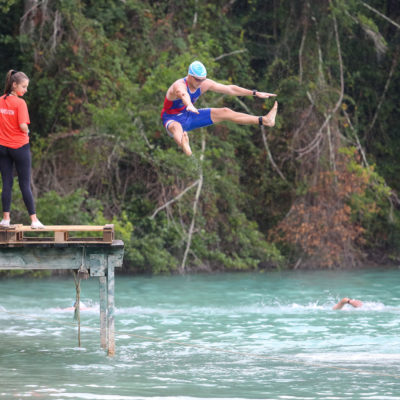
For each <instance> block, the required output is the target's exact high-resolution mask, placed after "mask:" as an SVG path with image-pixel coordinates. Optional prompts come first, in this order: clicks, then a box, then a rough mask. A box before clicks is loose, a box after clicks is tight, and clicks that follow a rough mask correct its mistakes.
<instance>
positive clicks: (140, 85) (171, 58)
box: [0, 0, 400, 274]
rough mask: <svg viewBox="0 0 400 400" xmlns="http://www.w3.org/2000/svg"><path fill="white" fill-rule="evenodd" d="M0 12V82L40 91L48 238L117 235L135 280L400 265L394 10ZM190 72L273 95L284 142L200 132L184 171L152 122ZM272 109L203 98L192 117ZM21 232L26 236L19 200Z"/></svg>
mask: <svg viewBox="0 0 400 400" xmlns="http://www.w3.org/2000/svg"><path fill="white" fill-rule="evenodd" d="M0 11H1V13H0V26H1V29H0V32H1V33H0V54H1V58H0V73H1V74H2V76H4V77H5V75H6V73H7V71H8V70H9V69H11V68H13V69H18V70H22V71H24V72H25V73H26V74H27V75H28V76H29V77H30V85H29V89H28V93H27V94H26V95H25V97H24V98H25V100H26V102H27V103H28V108H29V112H30V117H31V125H30V130H31V134H30V135H31V146H32V154H33V177H32V180H33V190H34V195H35V197H36V199H37V210H38V211H37V212H38V216H39V218H40V219H41V220H42V222H43V223H45V224H51V225H57V224H96V225H98V224H105V223H114V224H115V229H116V232H117V237H118V238H120V239H122V240H124V242H125V245H126V252H125V260H124V271H126V272H134V273H152V274H158V273H183V272H187V271H192V272H193V271H217V270H218V271H221V270H263V269H267V268H295V269H297V268H352V267H357V266H361V265H366V264H371V263H376V264H379V265H384V264H386V263H397V262H398V261H399V256H400V255H399V241H400V219H399V203H400V202H399V199H398V195H397V193H398V192H399V190H400V182H399V179H398V177H399V174H400V162H399V151H400V128H399V111H398V107H399V106H398V105H399V102H400V93H399V88H400V69H399V67H398V61H399V50H400V41H399V38H400V4H399V2H398V0H368V1H367V0H366V1H360V0H247V1H245V0H213V1H206V0H174V1H167V0H162V1H161V0H159V1H151V0H91V1H90V0H87V1H83V0H24V1H23V0H2V1H0ZM194 60H200V61H202V62H203V63H204V64H205V65H206V67H207V70H208V77H209V78H210V79H213V80H216V81H218V82H221V83H225V84H231V83H232V84H237V85H239V86H242V87H246V88H250V89H258V90H260V91H267V92H271V93H276V94H277V100H278V102H279V111H278V117H277V123H276V126H275V127H274V128H272V129H271V128H260V127H258V126H239V125H234V124H231V123H221V124H218V125H216V126H213V127H208V128H203V129H200V130H197V131H194V132H192V133H190V134H189V135H190V139H191V147H192V150H193V153H194V154H193V156H192V157H186V156H185V155H184V154H183V152H182V151H181V150H179V149H178V148H177V146H176V144H175V143H174V141H173V140H172V139H171V138H169V137H168V136H167V134H166V133H165V131H164V129H163V127H162V124H161V121H160V112H161V108H162V104H163V100H164V96H165V93H166V90H167V89H168V87H169V85H170V84H171V83H172V82H174V81H175V80H176V79H178V78H181V77H183V76H185V75H186V72H187V67H188V65H189V64H190V63H191V62H192V61H194ZM198 104H199V103H197V104H196V105H198ZM272 104H273V99H268V100H266V101H263V100H261V99H257V98H252V97H240V98H235V97H229V96H221V95H219V94H213V93H207V94H206V95H205V96H203V97H202V98H201V99H200V106H199V107H229V108H232V109H234V110H236V111H241V112H248V113H251V114H254V115H262V114H265V113H267V112H268V110H269V109H270V108H271V106H272ZM12 220H13V221H14V222H17V221H18V223H27V222H28V216H27V214H26V210H25V207H24V205H23V202H22V199H21V195H20V192H19V187H18V185H17V184H15V185H14V191H13V206H12Z"/></svg>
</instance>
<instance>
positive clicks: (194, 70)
mask: <svg viewBox="0 0 400 400" xmlns="http://www.w3.org/2000/svg"><path fill="white" fill-rule="evenodd" d="M188 75H192V76H194V77H195V78H206V77H207V70H206V67H205V66H204V65H203V64H202V63H201V62H200V61H193V62H192V63H191V64H190V65H189V69H188Z"/></svg>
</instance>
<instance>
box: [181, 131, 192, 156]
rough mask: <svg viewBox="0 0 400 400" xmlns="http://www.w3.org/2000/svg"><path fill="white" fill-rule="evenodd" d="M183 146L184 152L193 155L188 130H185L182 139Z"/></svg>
mask: <svg viewBox="0 0 400 400" xmlns="http://www.w3.org/2000/svg"><path fill="white" fill-rule="evenodd" d="M181 147H182V150H183V152H184V153H185V154H186V155H187V156H191V155H192V150H191V148H190V146H189V137H188V135H187V133H186V132H183V135H182V141H181Z"/></svg>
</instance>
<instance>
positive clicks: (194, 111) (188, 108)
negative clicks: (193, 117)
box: [186, 104, 199, 114]
mask: <svg viewBox="0 0 400 400" xmlns="http://www.w3.org/2000/svg"><path fill="white" fill-rule="evenodd" d="M186 111H190V112H192V113H195V114H199V111H198V110H197V108H196V107H195V106H194V105H193V104H189V105H188V106H187V107H186Z"/></svg>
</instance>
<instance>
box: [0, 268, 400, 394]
mask: <svg viewBox="0 0 400 400" xmlns="http://www.w3.org/2000/svg"><path fill="white" fill-rule="evenodd" d="M98 289H99V288H98V281H97V280H96V279H95V278H91V279H89V280H88V281H83V282H82V301H83V302H84V303H85V305H86V306H87V307H88V309H87V310H84V311H82V312H81V317H82V325H83V328H82V331H81V340H82V347H81V348H79V347H78V346H77V331H76V326H74V323H73V311H71V310H68V309H66V308H68V307H70V306H71V305H72V303H73V301H74V296H75V286H74V282H73V279H72V277H71V278H70V279H62V280H61V279H49V280H40V281H39V280H37V281H33V280H23V279H13V280H4V281H0V398H5V399H19V398H20V399H26V398H35V399H36V398H39V399H62V400H64V399H100V400H130V399H132V400H133V399H135V400H136V399H152V400H157V399H180V400H184V399H211V398H218V399H366V400H367V399H368V400H369V399H400V270H399V269H392V270H383V271H377V270H366V271H353V272H325V271H323V272H321V271H320V272H282V273H281V272H271V273H264V274H258V273H253V274H218V275H195V276H172V277H118V276H117V279H116V307H117V309H116V355H115V357H113V358H109V357H107V356H106V355H105V353H104V351H103V350H101V349H100V345H99V343H100V340H99V331H98V327H99V314H98V301H99V300H98V299H99V293H98ZM344 296H349V297H352V298H358V299H361V300H362V301H363V302H364V306H363V307H362V308H360V309H353V308H351V307H350V306H345V308H344V309H343V310H340V311H333V310H332V306H333V305H334V303H335V302H336V301H337V300H339V299H340V298H341V297H344Z"/></svg>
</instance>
